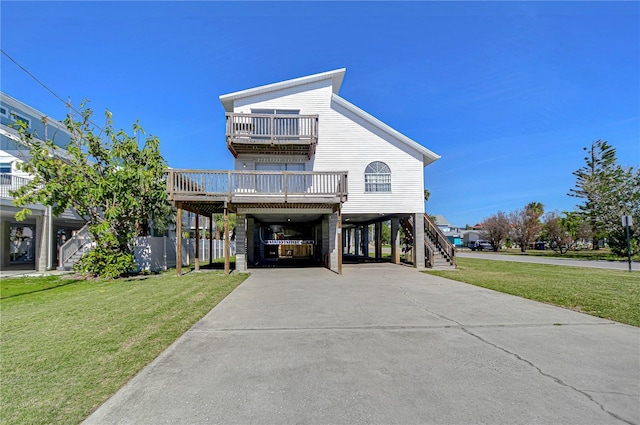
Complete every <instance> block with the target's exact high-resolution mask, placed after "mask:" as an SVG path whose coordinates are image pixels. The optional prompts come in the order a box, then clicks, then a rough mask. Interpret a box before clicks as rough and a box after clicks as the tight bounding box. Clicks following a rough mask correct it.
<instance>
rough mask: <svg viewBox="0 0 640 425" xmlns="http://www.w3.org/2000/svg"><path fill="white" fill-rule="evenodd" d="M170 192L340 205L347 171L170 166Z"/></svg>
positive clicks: (194, 198)
mask: <svg viewBox="0 0 640 425" xmlns="http://www.w3.org/2000/svg"><path fill="white" fill-rule="evenodd" d="M167 194H168V196H169V200H170V201H173V202H182V203H225V202H226V203H228V204H263V205H265V204H273V205H276V204H279V205H285V204H341V203H344V202H345V201H346V200H347V196H348V187H347V172H346V171H344V172H313V171H309V172H304V171H302V172H290V171H230V170H229V171H214V170H182V169H180V170H178V169H169V170H167Z"/></svg>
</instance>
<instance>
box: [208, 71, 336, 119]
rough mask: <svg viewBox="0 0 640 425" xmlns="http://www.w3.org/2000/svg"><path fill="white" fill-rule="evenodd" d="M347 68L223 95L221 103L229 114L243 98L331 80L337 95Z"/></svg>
mask: <svg viewBox="0 0 640 425" xmlns="http://www.w3.org/2000/svg"><path fill="white" fill-rule="evenodd" d="M346 71H347V69H346V68H340V69H336V70H334V71H327V72H322V73H320V74H314V75H307V76H306V77H300V78H294V79H293V80H287V81H281V82H279V83H273V84H267V85H266V86H260V87H254V88H252V89H246V90H241V91H237V92H234V93H229V94H223V95H222V96H220V102H222V105H223V106H224V110H225V111H227V112H233V102H234V101H235V100H238V99H242V98H243V97H249V96H255V95H257V94H263V93H269V92H272V91H277V90H282V89H287V88H291V87H295V86H300V85H303V84H309V83H314V82H316V81H322V80H329V79H331V84H332V86H333V93H334V94H337V93H338V92H339V91H340V86H341V85H342V80H343V79H344V73H345V72H346Z"/></svg>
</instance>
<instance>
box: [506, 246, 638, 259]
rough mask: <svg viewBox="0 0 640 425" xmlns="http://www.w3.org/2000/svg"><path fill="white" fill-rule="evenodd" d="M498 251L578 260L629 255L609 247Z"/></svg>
mask: <svg viewBox="0 0 640 425" xmlns="http://www.w3.org/2000/svg"><path fill="white" fill-rule="evenodd" d="M498 253H502V254H511V255H524V256H532V257H554V258H572V259H576V260H606V261H627V257H626V256H623V257H618V256H616V255H613V254H612V253H611V250H610V249H609V248H601V249H597V250H593V249H580V250H569V251H567V252H565V253H564V254H560V253H557V252H555V251H554V250H552V249H545V250H544V251H543V250H537V249H528V250H527V251H526V252H520V249H513V248H509V249H504V250H500V251H498ZM631 259H632V260H633V261H640V253H638V254H636V255H634V256H632V257H631Z"/></svg>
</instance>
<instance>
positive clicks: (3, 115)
mask: <svg viewBox="0 0 640 425" xmlns="http://www.w3.org/2000/svg"><path fill="white" fill-rule="evenodd" d="M19 121H20V122H23V123H24V124H25V125H26V126H27V131H29V132H31V134H33V135H34V137H35V138H36V139H39V140H45V139H49V140H52V141H53V143H54V144H55V145H56V146H58V147H65V146H66V145H67V144H68V143H69V140H70V137H71V136H70V134H69V133H68V132H67V130H66V128H65V126H64V124H62V123H61V122H59V121H57V120H54V119H51V118H49V117H47V116H46V115H45V114H43V113H42V112H40V111H38V110H36V109H34V108H33V107H31V106H29V105H27V104H25V103H23V102H21V101H19V100H17V99H14V98H13V97H11V96H9V95H8V94H6V93H1V92H0V206H1V207H2V209H1V212H0V218H1V222H0V266H2V267H3V268H4V267H7V266H10V265H18V264H22V265H32V266H33V267H34V268H35V269H36V270H38V271H44V270H49V269H52V268H55V267H56V265H57V261H58V258H57V256H58V248H59V247H60V246H61V245H62V244H63V243H64V242H65V241H66V240H67V239H69V238H70V237H71V236H72V233H74V232H75V231H76V230H78V229H79V228H81V227H82V226H83V224H84V221H83V220H82V218H81V217H79V216H78V215H77V214H76V213H75V212H74V211H72V210H67V211H65V212H64V213H63V214H61V215H60V216H58V217H53V216H52V214H51V209H50V208H47V207H45V206H44V205H42V204H34V205H29V206H28V207H29V209H30V210H31V211H32V214H31V215H30V216H29V217H28V218H27V219H26V220H25V221H22V222H18V221H17V220H16V219H15V213H16V212H18V211H19V210H20V209H21V208H18V207H16V206H15V205H14V204H13V198H12V196H11V194H10V193H9V192H10V191H13V190H16V189H18V188H19V187H21V186H23V185H24V184H26V182H28V181H29V180H30V179H31V178H32V176H30V175H29V174H26V173H24V172H22V171H20V170H18V169H17V167H16V166H17V164H18V163H19V162H22V161H26V160H28V155H27V154H28V152H26V151H25V148H24V147H23V146H22V144H21V142H20V136H19V133H18V130H17V129H16V128H15V125H16V124H17V123H18V122H19Z"/></svg>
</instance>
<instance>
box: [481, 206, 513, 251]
mask: <svg viewBox="0 0 640 425" xmlns="http://www.w3.org/2000/svg"><path fill="white" fill-rule="evenodd" d="M510 230H511V226H510V224H509V218H508V217H507V215H506V214H505V213H504V212H502V211H498V212H497V214H495V215H492V216H489V217H487V218H485V219H484V223H483V229H482V233H483V235H484V238H485V239H487V240H488V241H489V242H491V246H493V250H494V251H497V250H498V249H499V248H500V246H501V245H502V241H504V239H505V238H506V237H507V236H508V235H509V231H510Z"/></svg>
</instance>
